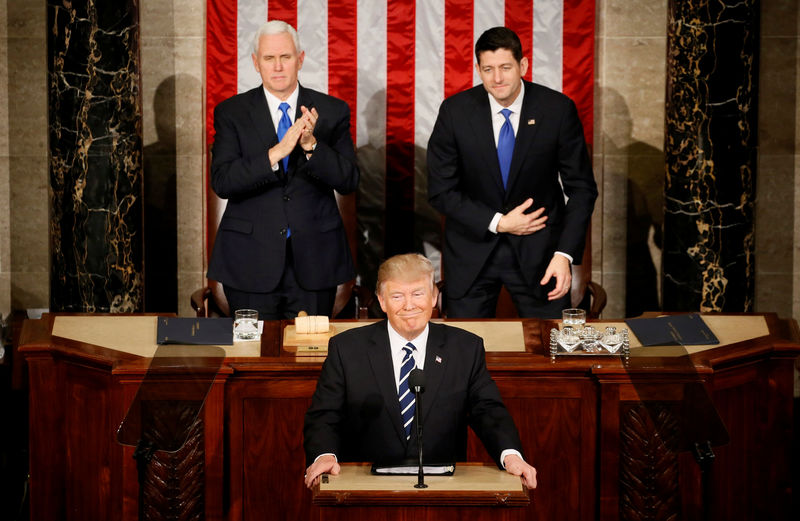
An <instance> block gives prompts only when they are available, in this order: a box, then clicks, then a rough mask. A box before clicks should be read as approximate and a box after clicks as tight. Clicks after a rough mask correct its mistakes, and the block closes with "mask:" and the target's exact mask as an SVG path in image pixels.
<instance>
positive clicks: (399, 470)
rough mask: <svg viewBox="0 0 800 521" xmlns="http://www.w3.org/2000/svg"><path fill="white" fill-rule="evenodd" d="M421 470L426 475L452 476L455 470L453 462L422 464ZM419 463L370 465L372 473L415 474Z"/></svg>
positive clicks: (388, 474)
mask: <svg viewBox="0 0 800 521" xmlns="http://www.w3.org/2000/svg"><path fill="white" fill-rule="evenodd" d="M422 471H423V472H424V473H425V475H426V476H452V475H453V473H455V471H456V465H455V463H451V464H445V465H423V466H422ZM418 472H419V465H411V464H402V465H378V464H377V463H376V464H374V465H372V473H373V474H375V475H378V476H381V475H384V476H399V475H402V476H416V475H417V473H418Z"/></svg>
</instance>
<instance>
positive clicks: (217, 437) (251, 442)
mask: <svg viewBox="0 0 800 521" xmlns="http://www.w3.org/2000/svg"><path fill="white" fill-rule="evenodd" d="M704 318H707V319H708V322H709V325H710V326H711V328H712V330H713V331H714V333H715V334H716V335H717V336H718V337H719V338H720V340H721V341H722V344H720V345H718V346H714V347H711V348H706V349H704V350H699V349H698V350H691V351H688V352H687V350H684V351H683V355H682V356H674V355H675V353H672V352H670V350H669V349H665V350H659V349H652V348H642V349H641V351H642V352H641V353H638V352H637V351H636V349H632V350H631V351H632V353H631V359H630V361H628V362H626V361H624V360H621V359H620V358H619V357H597V356H563V357H557V358H556V359H551V358H550V356H549V350H548V346H549V331H550V328H551V327H554V326H556V325H557V324H555V323H553V322H548V321H539V320H533V319H525V320H521V321H518V322H517V325H518V326H519V335H518V336H519V337H520V338H521V344H522V349H518V350H514V349H510V348H508V349H503V348H504V347H506V346H504V345H500V346H499V347H500V349H496V350H495V349H490V346H489V343H488V342H487V355H486V361H487V366H488V369H489V372H490V373H491V374H492V377H493V378H494V380H495V382H496V383H497V386H498V389H499V390H500V394H501V395H502V397H503V401H504V402H505V404H506V407H507V408H508V410H509V412H510V413H511V415H512V416H513V417H514V421H515V422H516V424H517V428H518V429H519V432H520V437H521V441H522V448H523V453H524V454H525V456H526V458H527V459H528V460H529V461H530V463H531V464H532V465H533V466H535V467H536V469H537V472H538V487H537V489H536V491H535V492H536V496H535V500H531V501H530V502H529V504H528V505H527V506H519V507H512V508H502V507H496V506H489V505H486V506H485V507H484V506H474V507H470V508H475V509H477V510H476V512H483V511H484V510H481V509H485V511H486V512H489V513H490V514H487V515H491V516H492V517H491V518H492V519H495V517H494V516H495V515H498V514H504V515H506V514H507V515H516V513H517V512H521V514H519V515H521V516H522V517H523V518H524V519H529V520H541V519H557V520H559V521H590V520H595V519H602V520H609V521H612V520H613V521H619V520H621V519H622V520H634V519H646V518H647V516H646V514H647V513H648V512H649V511H651V510H652V509H653V508H657V509H658V511H659V512H661V513H664V518H668V517H670V516H672V518H674V519H701V518H702V511H703V508H704V506H710V507H711V512H712V515H711V519H719V520H722V519H775V520H787V521H788V520H794V519H795V517H796V516H793V515H792V506H791V499H792V482H791V469H790V466H789V465H790V462H789V459H788V458H787V457H786V455H787V454H789V453H790V452H791V450H793V448H796V447H794V445H795V444H796V436H795V434H796V433H793V432H792V430H793V427H792V425H793V414H794V412H793V410H792V407H793V404H792V392H793V376H794V371H795V364H796V361H797V357H798V355H800V333H799V332H798V330H797V324H796V323H795V322H794V321H793V320H781V319H778V317H777V316H775V315H774V314H769V313H767V314H758V315H733V316H724V315H711V316H707V317H704ZM155 322H156V317H154V316H141V315H134V316H113V317H108V316H63V315H59V316H56V315H52V314H47V315H44V316H43V318H42V319H40V320H28V321H26V322H25V324H24V327H23V331H22V334H21V338H20V353H21V354H22V355H23V356H24V357H25V360H26V362H27V368H28V375H29V388H30V400H29V403H30V431H29V432H30V435H29V436H30V438H29V439H30V498H31V501H30V505H31V508H30V509H31V519H32V520H36V521H39V520H42V521H56V520H79V519H81V520H82V519H115V520H121V521H134V520H136V519H137V518H138V515H139V511H138V501H137V498H138V495H139V485H138V482H137V469H136V463H135V461H134V460H133V458H132V455H133V448H131V447H126V446H123V445H120V444H119V443H118V442H117V437H116V430H117V427H118V426H119V425H120V422H121V421H122V419H123V418H124V417H125V415H126V413H127V411H128V409H129V407H130V404H131V402H132V401H133V399H134V397H135V396H136V393H137V390H138V389H139V387H140V385H141V383H142V381H143V380H144V378H145V375H146V374H147V372H148V369H149V367H150V363H151V359H150V358H149V357H152V354H153V352H154V351H155V348H156V346H155V338H156V336H155ZM69 323H72V326H74V327H73V329H74V330H77V331H78V332H79V333H80V334H81V335H82V336H80V337H76V336H72V333H70V331H69V329H70V328H68V327H65V326H67V325H69ZM495 323H496V322H493V323H489V324H490V325H492V324H495ZM338 324H342V327H344V326H345V324H346V323H334V325H337V327H338ZM484 324H485V323H484ZM285 325H286V322H278V321H274V322H267V323H265V324H264V334H263V335H262V338H261V341H260V342H256V343H247V345H235V346H233V347H226V348H225V359H224V361H223V362H222V365H221V367H220V370H219V372H218V373H217V374H216V377H215V379H214V382H213V384H212V385H211V389H210V391H209V393H208V395H207V397H206V400H205V405H204V407H203V409H202V411H201V412H200V415H199V416H198V418H197V424H196V429H194V430H193V431H192V432H193V435H192V436H191V437H190V440H189V441H190V443H187V446H186V452H185V453H183V452H181V453H178V454H176V455H175V456H174V459H175V460H176V461H177V462H178V463H179V464H180V468H179V471H180V472H179V475H178V477H180V478H181V479H182V480H183V481H182V483H185V486H182V487H181V490H182V491H190V490H198V491H200V494H199V496H197V497H199V499H200V500H199V501H194V500H193V499H191V498H188V497H187V498H186V500H185V501H184V502H183V503H181V507H182V508H183V509H185V510H186V511H187V513H188V510H190V509H191V511H192V512H193V513H194V512H196V515H195V517H194V518H195V519H205V520H208V521H223V520H224V521H245V520H248V521H249V520H253V521H256V520H259V521H260V520H263V519H267V518H270V517H273V518H276V519H291V520H293V521H305V520H307V519H315V518H319V511H320V510H323V509H324V510H325V512H326V513H334V514H335V513H341V512H347V515H348V518H349V519H353V518H356V519H357V518H358V516H361V517H362V518H365V519H366V518H367V516H368V515H369V514H368V512H369V509H372V508H375V507H377V506H380V507H381V508H384V507H385V508H387V509H389V508H391V509H393V511H396V510H394V509H396V508H398V507H397V505H394V506H391V507H390V506H389V505H384V506H381V505H366V504H365V505H349V506H346V507H345V508H342V507H339V506H333V505H323V504H322V503H321V502H319V501H323V498H324V497H325V495H326V494H327V495H328V498H329V499H328V500H329V501H330V500H332V499H331V498H333V499H335V500H336V501H339V498H344V499H342V500H343V501H345V500H346V499H347V498H349V500H355V498H357V497H358V494H354V493H353V492H349V493H338V495H337V493H334V492H332V491H326V490H324V489H323V490H321V491H320V492H319V493H318V494H317V495H318V496H320V497H319V501H318V503H317V504H314V503H312V494H311V492H310V491H309V490H308V489H306V488H305V486H304V483H303V474H304V471H305V467H306V464H305V455H304V452H303V416H304V414H305V411H306V409H307V408H308V405H309V403H310V401H311V396H312V394H313V392H314V389H315V386H316V381H317V378H318V377H319V372H320V369H321V367H322V362H323V361H324V355H323V354H320V355H316V356H308V355H307V356H299V354H298V353H297V352H296V350H295V351H294V352H293V351H291V350H290V349H288V348H287V346H285V345H284V344H283V340H282V339H283V331H284V326H285ZM351 325H352V323H351ZM604 325H606V323H600V324H598V326H599V327H603V326H604ZM734 333H735V334H734ZM487 336H490V333H487ZM500 343H501V344H504V341H503V342H500ZM131 346H133V347H134V348H136V349H137V351H135V352H134V351H131V350H129V348H131ZM673 351H674V349H673ZM148 353H150V354H148ZM687 381H688V382H693V383H695V384H697V385H699V386H700V387H701V388H702V389H704V390H705V391H707V396H709V397H710V399H711V402H712V403H713V406H714V408H715V410H716V411H717V412H718V414H719V416H720V417H721V419H722V421H723V422H724V424H725V426H726V428H727V431H728V435H729V441H728V442H727V443H726V444H722V445H719V446H715V447H714V451H715V453H716V460H715V461H714V465H713V471H712V472H711V473H710V475H709V479H708V481H709V485H710V486H709V491H710V494H709V498H708V499H707V500H704V498H703V497H702V495H701V493H700V491H701V489H702V487H701V482H702V479H701V474H700V472H699V470H698V465H697V464H696V463H695V461H694V460H693V458H692V455H691V454H688V453H686V452H676V451H670V450H668V447H666V449H667V450H659V451H655V450H654V449H653V447H654V445H653V441H654V440H658V439H662V440H663V439H673V438H674V439H677V440H679V441H680V436H681V432H682V431H681V423H680V421H679V420H680V418H681V416H680V414H679V413H680V410H679V409H677V408H676V404H680V403H681V401H682V394H683V393H684V390H685V389H687V387H686V385H685V382H687ZM683 401H685V400H683ZM695 423H696V424H702V423H704V422H703V421H702V417H701V421H698V422H695ZM684 430H685V429H684ZM662 449H663V447H662ZM158 457H160V456H158ZM466 460H467V461H474V462H482V463H486V464H491V462H492V458H491V457H490V456H489V455H488V454H487V453H486V451H485V450H484V449H483V446H482V445H481V444H480V442H479V441H478V440H477V438H476V437H475V436H474V434H472V433H470V435H469V440H468V447H467V455H466ZM162 463H163V464H164V466H163V467H159V468H168V467H169V463H170V462H169V461H168V460H164V461H163V462H162ZM464 468H465V467H463V466H462V467H459V470H463V469H464ZM500 474H501V475H502V473H500ZM151 478H152V479H150V478H148V480H147V481H146V483H148V484H149V483H157V482H158V481H159V480H161V479H162V478H161V476H158V475H153V476H151ZM331 484H333V483H331ZM662 485H664V486H662ZM148 486H150V485H148ZM146 492H148V491H146ZM395 492H396V491H392V494H395ZM148 493H149V492H148ZM320 494H321V495H320ZM368 495H371V496H374V497H373V499H375V500H377V499H380V498H382V499H381V500H382V501H389V500H388V499H386V498H385V497H384V494H383V493H378V492H374V493H372V492H371V493H369V494H368ZM468 495H470V496H471V497H473V496H474V497H478V498H480V497H483V499H486V500H488V501H497V499H496V498H497V497H498V496H496V495H494V494H492V493H489V494H488V496H480V494H477V493H475V494H473V493H472V492H469V493H468ZM197 497H196V498H197ZM434 497H435V496H432V497H431V498H430V499H431V504H430V505H429V504H427V503H426V501H427V499H424V500H422V504H420V505H409V504H407V503H406V504H405V505H404V506H402V508H416V509H419V510H415V515H420V516H421V517H424V516H429V517H434V515H433V514H427V512H429V510H428V509H437V508H438V509H440V510H441V512H440V511H437V515H439V514H441V515H447V513H448V512H450V510H448V509H452V511H453V512H455V511H457V510H461V509H460V508H455V507H444V506H441V507H439V506H436V505H438V504H440V503H434V502H433V499H434ZM450 497H458V494H455V493H454V495H451V496H450ZM502 497H505V496H502ZM196 498H195V499H196ZM395 499H398V500H399V499H403V498H398V497H397V496H395ZM462 499H464V498H462ZM476 500H477V499H476ZM508 500H511V496H509V499H508ZM508 500H507V501H508ZM365 501H366V499H365ZM403 501H410V499H408V498H405V499H403ZM437 501H438V499H437ZM345 502H346V501H345ZM164 508H166V506H165V507H164ZM373 513H374V512H373ZM667 514H668V515H667ZM470 515H472V514H470ZM475 515H477V514H475ZM351 516H353V517H351ZM461 517H462V518H464V519H467V518H469V517H468V516H466V517H465V516H461ZM390 518H391V519H394V518H395V517H394V516H391V517H387V516H383V517H382V518H381V517H379V516H378V517H377V519H390ZM406 519H410V517H408V516H407V517H406ZM437 519H438V517H437Z"/></svg>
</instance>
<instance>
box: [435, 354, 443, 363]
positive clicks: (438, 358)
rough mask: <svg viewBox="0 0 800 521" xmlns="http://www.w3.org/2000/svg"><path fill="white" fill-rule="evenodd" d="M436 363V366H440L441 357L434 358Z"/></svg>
mask: <svg viewBox="0 0 800 521" xmlns="http://www.w3.org/2000/svg"><path fill="white" fill-rule="evenodd" d="M436 363H437V364H441V363H442V357H441V356H437V357H436Z"/></svg>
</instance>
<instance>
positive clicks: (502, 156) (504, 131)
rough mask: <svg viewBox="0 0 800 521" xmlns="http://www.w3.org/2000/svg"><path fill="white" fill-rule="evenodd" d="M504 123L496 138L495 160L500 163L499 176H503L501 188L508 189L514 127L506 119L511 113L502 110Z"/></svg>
mask: <svg viewBox="0 0 800 521" xmlns="http://www.w3.org/2000/svg"><path fill="white" fill-rule="evenodd" d="M500 113H501V114H502V115H503V117H504V118H506V122H505V123H503V126H502V127H501V128H500V136H499V137H498V138H497V159H498V161H500V175H501V176H503V188H508V171H509V170H510V169H511V156H513V155H514V127H512V126H511V121H509V119H508V117H509V116H510V115H511V111H510V110H508V109H503V110H501V111H500Z"/></svg>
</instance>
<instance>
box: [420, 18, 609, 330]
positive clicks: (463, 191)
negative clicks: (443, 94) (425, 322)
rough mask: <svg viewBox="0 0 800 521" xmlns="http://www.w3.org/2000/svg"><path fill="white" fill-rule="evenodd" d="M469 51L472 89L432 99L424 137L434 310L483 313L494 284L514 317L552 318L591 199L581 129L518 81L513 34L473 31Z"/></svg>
mask: <svg viewBox="0 0 800 521" xmlns="http://www.w3.org/2000/svg"><path fill="white" fill-rule="evenodd" d="M475 58H476V60H477V63H476V64H475V69H476V70H477V72H478V74H479V76H480V78H481V81H482V83H483V85H479V86H477V87H473V88H471V89H469V90H466V91H463V92H460V93H458V94H455V95H454V96H451V97H450V98H448V99H446V100H445V101H444V102H443V103H442V105H441V108H440V109H439V116H438V118H437V120H436V124H435V125H434V128H433V132H432V134H431V138H430V141H429V142H428V199H429V200H430V202H431V204H432V205H433V207H434V208H436V209H437V210H439V211H440V212H441V213H442V214H444V215H445V217H446V218H447V220H446V222H445V247H444V255H443V260H444V274H445V311H446V313H447V316H448V317H493V316H494V314H495V307H496V304H497V298H498V295H499V294H500V289H501V287H502V286H505V287H506V288H507V289H508V291H509V293H510V294H511V297H512V299H513V301H514V304H515V306H516V308H517V311H518V313H519V315H520V316H522V317H539V318H550V317H558V316H560V313H561V310H562V309H563V308H565V307H570V306H569V290H570V286H571V282H572V275H571V264H572V263H575V264H579V263H580V262H581V260H582V257H583V249H584V244H585V242H586V230H587V227H588V225H589V219H590V217H591V215H592V209H593V208H594V201H595V199H596V198H597V186H596V185H595V181H594V176H593V174H592V167H591V162H590V159H589V154H588V152H587V148H586V142H585V141H584V137H583V128H582V126H581V122H580V120H579V119H578V113H577V110H576V109H575V104H574V103H573V102H572V100H570V99H569V98H568V97H566V96H564V95H563V94H561V93H559V92H556V91H554V90H551V89H548V88H546V87H544V86H542V85H537V84H535V83H531V82H528V81H524V80H523V79H522V78H523V77H524V76H525V74H526V73H527V71H528V59H527V58H525V57H524V56H523V55H522V45H521V43H520V40H519V37H517V35H516V34H515V33H514V32H513V31H512V30H510V29H507V28H505V27H494V28H492V29H489V30H488V31H486V32H484V33H483V34H482V35H481V36H480V38H478V41H477V42H476V43H475ZM565 196H566V197H567V198H568V201H567V202H566V203H565V201H564V200H565Z"/></svg>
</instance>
